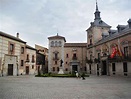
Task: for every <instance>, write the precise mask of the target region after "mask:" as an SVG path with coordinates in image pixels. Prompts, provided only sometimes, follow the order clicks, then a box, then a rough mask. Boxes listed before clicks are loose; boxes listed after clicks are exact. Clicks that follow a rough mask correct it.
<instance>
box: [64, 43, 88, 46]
mask: <svg viewBox="0 0 131 99" xmlns="http://www.w3.org/2000/svg"><path fill="white" fill-rule="evenodd" d="M86 46H87V43H65V45H64V47H86Z"/></svg>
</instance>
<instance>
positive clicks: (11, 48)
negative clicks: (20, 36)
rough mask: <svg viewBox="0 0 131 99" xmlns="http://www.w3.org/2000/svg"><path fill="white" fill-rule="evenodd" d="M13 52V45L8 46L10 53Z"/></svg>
mask: <svg viewBox="0 0 131 99" xmlns="http://www.w3.org/2000/svg"><path fill="white" fill-rule="evenodd" d="M13 51H14V44H10V52H13Z"/></svg>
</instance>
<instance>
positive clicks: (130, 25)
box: [127, 19, 131, 29]
mask: <svg viewBox="0 0 131 99" xmlns="http://www.w3.org/2000/svg"><path fill="white" fill-rule="evenodd" d="M127 22H128V25H129V28H130V29H131V19H129V20H128V21H127Z"/></svg>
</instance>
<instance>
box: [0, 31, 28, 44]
mask: <svg viewBox="0 0 131 99" xmlns="http://www.w3.org/2000/svg"><path fill="white" fill-rule="evenodd" d="M0 36H4V37H7V38H10V39H13V40H16V41H19V42H22V43H26V42H25V41H23V40H21V39H20V38H17V37H15V36H12V35H9V34H7V33H4V32H2V31H0Z"/></svg>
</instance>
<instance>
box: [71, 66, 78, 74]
mask: <svg viewBox="0 0 131 99" xmlns="http://www.w3.org/2000/svg"><path fill="white" fill-rule="evenodd" d="M75 71H77V72H78V68H77V65H72V73H75Z"/></svg>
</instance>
